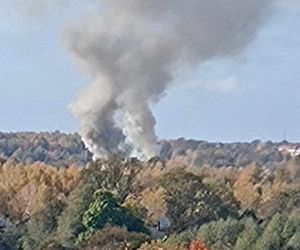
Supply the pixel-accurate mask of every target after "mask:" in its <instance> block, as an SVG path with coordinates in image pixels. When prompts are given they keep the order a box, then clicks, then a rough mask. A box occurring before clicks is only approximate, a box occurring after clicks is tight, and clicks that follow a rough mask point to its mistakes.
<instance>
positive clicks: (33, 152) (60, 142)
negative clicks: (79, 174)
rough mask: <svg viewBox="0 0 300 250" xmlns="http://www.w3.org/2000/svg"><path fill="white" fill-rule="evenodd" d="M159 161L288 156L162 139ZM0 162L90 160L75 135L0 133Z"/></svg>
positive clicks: (270, 149) (272, 163) (268, 145)
mask: <svg viewBox="0 0 300 250" xmlns="http://www.w3.org/2000/svg"><path fill="white" fill-rule="evenodd" d="M160 144H161V158H162V159H166V160H168V161H169V162H171V163H173V162H174V163H181V164H185V165H195V166H199V167H203V166H209V167H222V166H233V167H245V166H247V165H249V164H250V163H258V164H260V165H264V166H267V167H269V168H276V167H277V166H279V165H281V164H283V163H285V162H286V161H288V160H289V159H291V157H292V156H291V155H290V154H288V153H286V152H280V151H279V147H280V145H282V144H285V145H292V144H289V143H288V142H283V143H272V142H265V143H264V142H260V141H253V142H251V143H240V142H239V143H209V142H206V141H196V140H186V139H184V138H180V139H178V140H169V141H167V140H163V141H161V142H160ZM0 158H2V160H0V161H1V162H2V163H3V161H4V160H7V161H12V162H13V163H22V164H32V163H34V162H43V163H46V164H49V165H52V166H70V165H72V164H76V165H81V166H84V165H86V164H87V163H88V162H90V161H91V160H92V154H91V153H90V152H88V150H87V149H86V148H85V146H84V144H83V142H82V141H81V138H80V136H79V135H78V134H65V133H60V132H58V131H56V132H53V133H49V132H44V133H31V132H26V133H25V132H23V133H0Z"/></svg>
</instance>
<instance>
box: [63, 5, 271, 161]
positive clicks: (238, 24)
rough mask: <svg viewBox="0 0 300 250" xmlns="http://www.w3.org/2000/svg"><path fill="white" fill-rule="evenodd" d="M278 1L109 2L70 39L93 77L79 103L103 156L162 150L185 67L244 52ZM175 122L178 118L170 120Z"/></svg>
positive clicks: (84, 125) (77, 109)
mask: <svg viewBox="0 0 300 250" xmlns="http://www.w3.org/2000/svg"><path fill="white" fill-rule="evenodd" d="M271 2H272V0H103V1H100V3H99V4H100V6H101V13H99V15H94V16H90V17H88V18H85V19H84V20H81V21H80V23H79V24H77V25H74V26H73V27H72V28H69V29H68V30H67V32H66V34H65V43H66V46H67V48H68V49H69V50H70V51H71V53H72V54H73V55H74V56H75V57H76V58H77V59H78V61H79V63H80V66H81V67H82V68H83V70H85V71H86V72H87V73H88V74H89V75H90V76H91V77H92V78H93V82H92V83H91V84H90V85H89V86H88V87H87V89H85V90H84V91H83V92H82V94H81V95H80V96H79V97H78V99H77V100H76V101H75V102H74V103H72V106H71V109H72V112H73V113H74V114H75V115H76V116H77V117H78V118H79V119H80V121H81V131H80V133H81V135H82V137H83V140H84V142H85V143H86V145H87V146H88V148H89V149H90V150H91V151H92V152H93V153H95V155H96V156H97V157H103V156H104V157H105V156H108V155H110V154H114V153H122V154H123V155H125V156H128V155H135V156H139V157H142V158H149V157H152V156H154V155H156V154H157V153H158V152H157V150H158V149H157V146H156V142H157V136H156V134H155V129H154V127H155V118H154V116H153V114H152V112H151V110H150V108H149V104H151V103H153V102H157V101H159V99H160V98H161V96H162V95H163V94H164V92H165V91H166V89H167V87H168V86H169V85H170V84H171V83H172V82H173V80H174V75H175V73H176V74H177V73H179V72H180V69H181V68H182V67H189V68H192V69H193V68H196V67H199V66H200V65H201V63H203V62H205V61H207V60H209V59H212V58H218V57H226V56H234V55H236V54H239V53H241V52H242V51H243V50H244V49H245V47H246V45H248V44H249V42H251V41H252V40H253V39H254V38H255V35H256V34H257V32H258V31H259V28H260V27H261V26H262V23H263V21H264V19H265V17H266V16H267V14H268V10H269V7H270V4H271ZM170 122H172V121H170Z"/></svg>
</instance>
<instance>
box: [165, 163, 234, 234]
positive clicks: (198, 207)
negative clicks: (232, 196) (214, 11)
mask: <svg viewBox="0 0 300 250" xmlns="http://www.w3.org/2000/svg"><path fill="white" fill-rule="evenodd" d="M161 185H162V186H163V188H164V189H165V200H166V202H167V217H168V218H169V219H170V220H171V222H172V229H173V230H174V231H176V232H182V231H184V230H187V229H189V228H193V227H195V226H197V227H199V226H201V225H202V224H204V223H207V222H209V221H211V220H216V219H218V218H227V217H228V216H229V215H230V213H231V211H230V210H229V209H228V207H226V206H224V203H223V201H222V199H221V198H220V197H219V196H218V195H216V194H215V193H214V192H212V191H211V190H210V189H209V188H208V187H207V186H206V185H205V184H204V183H203V182H202V179H201V178H200V177H199V176H196V175H194V174H192V173H189V172H186V171H185V170H184V169H181V168H180V169H175V170H172V171H171V172H169V173H167V174H165V175H164V176H163V177H162V179H161Z"/></svg>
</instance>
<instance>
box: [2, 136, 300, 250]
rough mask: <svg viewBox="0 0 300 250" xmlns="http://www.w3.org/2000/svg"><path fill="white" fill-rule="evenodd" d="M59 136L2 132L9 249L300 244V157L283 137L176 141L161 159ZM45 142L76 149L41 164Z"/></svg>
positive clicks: (271, 249) (218, 248)
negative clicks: (92, 147) (100, 152)
mask: <svg viewBox="0 0 300 250" xmlns="http://www.w3.org/2000/svg"><path fill="white" fill-rule="evenodd" d="M60 135H61V134H60V133H55V134H47V133H45V134H39V135H36V134H22V136H21V134H1V136H0V138H2V139H0V144H1V146H0V148H1V152H2V153H1V156H2V158H3V159H2V160H1V163H0V197H1V204H0V249H1V250H2V249H3V250H6V249H7V250H10V249H24V250H39V249H40V250H50V249H51V250H63V249H66V250H77V249H86V250H97V249H99V250H125V249H127V250H133V249H140V250H208V249H211V250H227V249H228V250H231V249H232V250H244V249H245V250H249V249H253V250H276V249H278V250H281V249H282V250H297V249H300V158H299V157H292V156H291V155H288V154H284V155H283V154H282V153H280V152H279V151H278V150H277V149H276V148H275V146H276V145H275V144H272V143H260V142H253V143H249V144H209V143H206V142H196V141H186V142H185V141H184V140H178V141H171V142H163V150H162V154H163V153H164V154H165V157H164V158H163V157H162V159H160V158H153V159H151V160H149V161H147V162H142V161H139V160H137V159H134V158H132V159H121V158H119V157H117V156H112V157H111V158H109V159H107V160H97V161H91V156H90V154H89V153H88V152H87V151H86V150H85V149H84V146H83V144H82V143H81V141H80V138H79V137H78V136H77V135H69V136H67V135H61V136H62V138H61V139H59V137H60ZM5 138H8V139H5ZM22 138H23V139H22ZM32 138H35V139H32ZM54 138H55V139H54ZM76 138H77V139H76ZM13 141H14V143H13ZM28 141H29V142H28ZM40 141H43V143H44V145H48V146H47V147H48V148H46V149H45V151H43V152H44V153H45V152H50V151H51V152H57V155H59V154H61V155H64V153H63V152H67V151H68V147H70V148H72V149H70V151H69V156H66V155H67V154H66V155H65V156H64V157H65V158H64V157H63V156H61V158H60V159H59V157H58V156H57V155H56V154H55V153H53V154H52V155H51V157H52V158H51V157H49V158H45V159H47V160H44V162H43V161H42V160H41V159H37V160H36V162H34V159H36V158H34V151H35V150H34V149H36V148H38V147H39V146H40V145H41V144H40ZM75 141H76V143H75ZM34 142H35V143H34ZM26 143H27V147H25V146H24V144H26ZM13 144H14V145H15V146H12V145H13ZM183 144H184V145H185V146H184V145H183ZM3 145H7V147H8V148H9V149H5V146H3ZM53 145H56V147H58V148H59V150H57V151H55V150H54V149H53V148H54V146H53ZM170 145H171V147H170ZM205 145H206V146H205ZM234 145H235V146H234ZM13 147H14V148H15V151H14V150H12V148H13ZM45 147H46V146H45ZM22 148H23V149H24V151H23V152H22ZM79 148H80V150H79ZM201 148H203V151H201ZM213 148H214V149H213ZM233 148H236V150H235V151H234V150H233ZM250 148H252V149H251V150H252V151H251V150H250ZM18 149H19V153H18V155H19V156H16V155H17V154H15V152H16V151H18ZM50 149H51V150H50ZM47 150H48V151H47ZM205 150H206V151H205ZM196 151H197V152H198V153H197V154H198V156H192V155H193V153H195V152H196ZM4 152H5V153H4ZM72 152H74V153H72ZM76 152H77V153H76ZM82 152H85V153H84V154H82ZM170 152H171V153H172V155H170ZM205 152H206V153H205ZM208 152H210V153H208ZM221 152H222V153H221ZM226 152H228V155H227V153H226ZM238 152H244V153H240V154H239V153H238ZM253 152H255V153H253ZM268 152H269V153H268ZM200 153H202V157H201V154H200ZM14 154H15V155H14ZM25 154H27V156H28V157H29V158H31V160H32V161H33V162H32V163H31V160H28V162H26V161H23V158H22V157H23V155H25ZM72 154H74V155H72ZM168 154H169V155H168ZM189 154H190V156H189ZM222 154H223V155H224V156H226V157H227V158H228V159H229V157H233V155H234V154H236V157H233V160H231V161H230V162H228V164H225V163H224V162H225V161H223V163H222V164H219V163H220V161H218V160H217V159H216V158H217V156H220V158H218V159H221V158H222V157H221V155H222ZM13 155H14V156H13ZM84 155H85V156H84ZM250 155H252V158H251V157H250ZM246 156H247V157H248V160H247V161H250V162H247V161H246V159H247V157H246ZM68 157H70V158H72V157H74V158H73V159H75V158H76V159H80V160H75V161H72V160H70V161H69V162H68V160H67V159H68ZM81 157H83V158H81ZM84 157H86V158H84ZM249 157H250V159H249ZM277 157H278V158H277ZM13 158H14V159H13ZM29 158H28V159H29ZM227 158H226V159H227ZM24 159H25V158H24ZM56 159H57V161H56ZM83 159H85V160H83ZM195 159H198V160H197V162H202V163H201V164H199V165H197V164H193V163H194V162H193V161H195ZM201 159H203V160H202V161H201ZM238 159H239V160H238ZM243 159H244V160H243ZM223 160H224V157H223ZM59 161H61V162H64V163H63V164H62V165H61V166H60V165H59ZM238 161H239V162H241V163H242V162H243V164H241V165H238V164H237V162H238ZM217 162H218V163H217ZM246 162H247V164H246ZM229 163H230V164H229Z"/></svg>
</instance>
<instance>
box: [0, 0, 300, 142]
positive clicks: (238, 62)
mask: <svg viewBox="0 0 300 250" xmlns="http://www.w3.org/2000/svg"><path fill="white" fill-rule="evenodd" d="M27 11H30V10H29V9H28V10H27ZM40 15H43V18H41V16H40ZM69 19H70V17H64V18H62V17H61V16H60V15H57V16H55V14H53V13H52V12H51V11H47V12H43V14H41V13H34V15H31V16H30V17H28V16H26V15H24V13H21V12H20V11H18V8H15V6H14V5H12V4H11V1H9V0H2V1H1V3H0V68H1V71H0V130H1V131H53V130H56V129H58V130H61V131H66V132H75V131H77V129H78V127H79V123H78V121H77V120H76V119H74V118H73V117H72V115H71V114H70V112H69V110H68V106H69V103H70V102H71V101H72V100H73V99H74V98H75V97H76V96H77V95H78V94H79V92H80V90H81V89H82V88H83V87H84V86H86V85H87V84H88V82H89V79H88V77H87V76H85V74H84V73H82V72H79V71H78V68H77V65H76V64H75V63H74V61H73V58H72V57H71V56H70V55H69V54H68V52H67V51H66V50H65V49H64V47H63V45H62V39H61V31H62V29H63V27H64V23H65V22H67V21H70V20H69ZM62 23H63V25H61V24H62ZM182 82H184V83H185V84H181V83H182ZM186 83H188V84H186ZM299 109H300V4H299V2H298V0H281V1H278V4H277V5H276V6H275V7H274V10H273V14H272V16H271V17H270V18H269V19H268V21H267V23H266V24H265V25H264V28H263V29H262V30H261V32H260V33H259V35H258V37H257V38H256V39H255V41H254V42H253V43H252V44H250V46H249V47H248V49H247V51H246V52H245V53H244V54H243V55H240V56H239V57H238V58H235V59H229V58H228V59H223V60H216V61H211V62H209V63H206V64H205V65H202V66H200V67H199V70H197V72H183V73H182V75H180V76H179V77H178V79H176V84H175V85H173V86H172V88H171V89H169V90H168V92H167V93H166V96H165V97H164V98H163V100H162V101H161V102H160V103H159V104H156V105H155V106H153V111H154V113H155V115H156V118H157V127H156V130H157V133H158V136H159V137H160V138H178V137H186V138H193V139H202V140H209V141H224V142H225V141H251V140H254V139H261V140H274V141H280V140H283V139H288V140H291V141H300V114H299Z"/></svg>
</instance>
